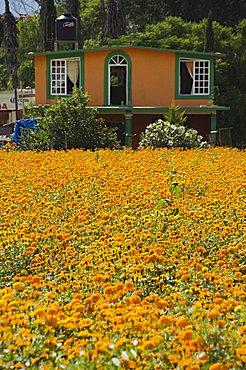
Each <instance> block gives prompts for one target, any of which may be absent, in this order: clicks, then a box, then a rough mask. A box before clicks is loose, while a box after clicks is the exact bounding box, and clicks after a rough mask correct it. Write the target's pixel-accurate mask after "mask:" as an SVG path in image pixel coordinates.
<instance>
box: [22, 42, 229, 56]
mask: <svg viewBox="0 0 246 370" xmlns="http://www.w3.org/2000/svg"><path fill="white" fill-rule="evenodd" d="M118 49H143V50H157V51H158V50H160V51H166V52H171V53H182V54H189V55H190V54H192V55H196V56H204V57H214V58H221V57H225V54H222V53H219V52H217V53H207V52H201V51H189V50H177V49H168V48H155V47H150V46H139V45H135V46H134V45H131V46H124V45H117V46H116V45H115V46H111V47H109V46H105V47H95V48H88V49H73V50H61V51H45V52H29V53H27V54H25V57H27V58H32V57H33V56H37V55H54V54H57V53H59V54H63V55H66V54H71V53H75V54H76V52H78V51H79V52H86V51H100V50H112V51H115V50H118Z"/></svg>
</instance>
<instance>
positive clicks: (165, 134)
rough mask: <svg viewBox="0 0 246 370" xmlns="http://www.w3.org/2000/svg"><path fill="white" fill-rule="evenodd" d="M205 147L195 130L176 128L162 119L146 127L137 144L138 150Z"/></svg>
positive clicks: (182, 127) (205, 144)
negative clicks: (147, 148)
mask: <svg viewBox="0 0 246 370" xmlns="http://www.w3.org/2000/svg"><path fill="white" fill-rule="evenodd" d="M206 146H207V142H205V141H202V136H201V135H198V133H197V131H196V130H195V129H193V128H187V127H185V126H177V125H175V124H172V123H170V122H168V121H164V120H162V119H158V120H157V121H156V122H153V123H150V124H149V125H148V126H147V127H146V129H145V132H144V133H143V134H142V136H141V140H140V143H139V147H140V148H146V147H151V148H165V147H167V148H171V147H181V148H204V147H206Z"/></svg>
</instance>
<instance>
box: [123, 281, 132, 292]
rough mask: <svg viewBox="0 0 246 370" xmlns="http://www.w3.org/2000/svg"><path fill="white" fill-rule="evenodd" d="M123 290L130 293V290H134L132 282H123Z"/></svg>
mask: <svg viewBox="0 0 246 370" xmlns="http://www.w3.org/2000/svg"><path fill="white" fill-rule="evenodd" d="M125 289H126V290H128V291H130V290H133V289H134V284H133V282H132V281H126V282H125Z"/></svg>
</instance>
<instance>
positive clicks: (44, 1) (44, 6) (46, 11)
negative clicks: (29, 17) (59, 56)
mask: <svg viewBox="0 0 246 370" xmlns="http://www.w3.org/2000/svg"><path fill="white" fill-rule="evenodd" d="M37 3H38V4H39V5H40V36H41V40H40V46H41V50H42V51H47V50H53V45H54V38H55V19H56V8H55V4H54V0H38V1H37Z"/></svg>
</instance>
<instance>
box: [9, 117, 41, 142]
mask: <svg viewBox="0 0 246 370" xmlns="http://www.w3.org/2000/svg"><path fill="white" fill-rule="evenodd" d="M22 128H28V129H30V130H35V129H39V128H41V126H40V125H39V124H38V123H37V120H36V118H27V119H20V120H17V121H16V123H15V127H14V135H13V141H14V142H15V143H16V144H19V137H20V134H21V129H22Z"/></svg>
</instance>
